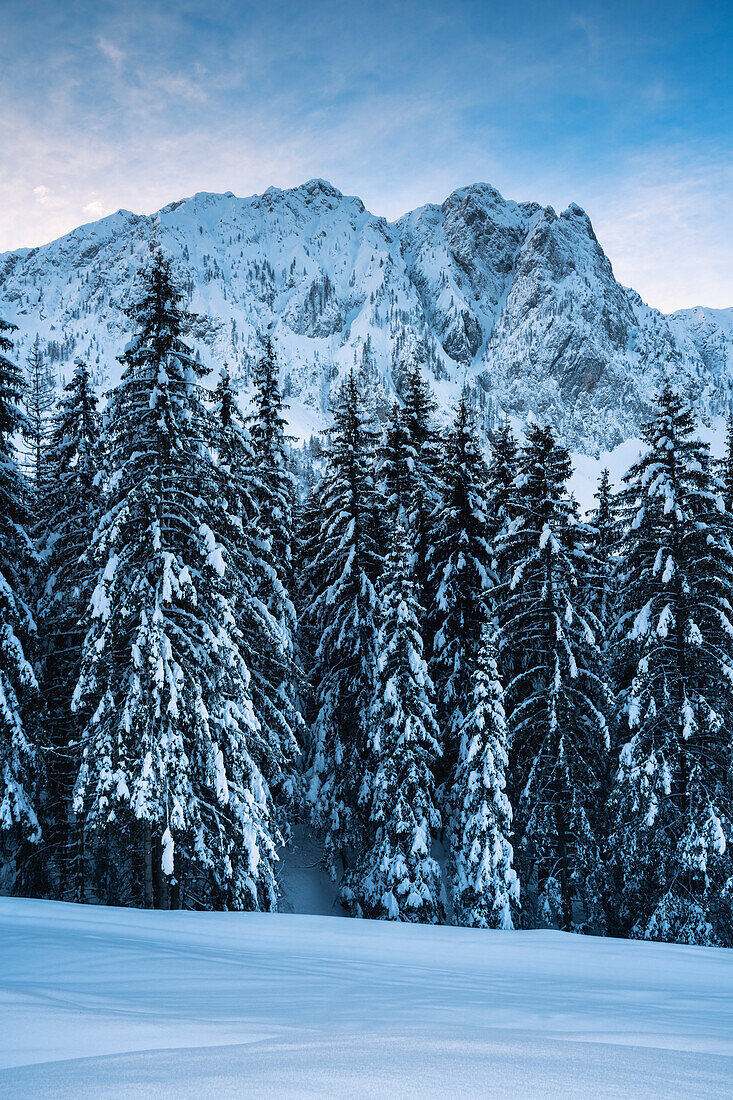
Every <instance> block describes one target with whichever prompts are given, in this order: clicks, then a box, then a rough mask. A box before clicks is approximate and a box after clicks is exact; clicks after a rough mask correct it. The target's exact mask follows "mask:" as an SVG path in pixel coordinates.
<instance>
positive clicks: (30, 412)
mask: <svg viewBox="0 0 733 1100" xmlns="http://www.w3.org/2000/svg"><path fill="white" fill-rule="evenodd" d="M26 363H27V367H26V373H27V381H26V384H25V386H24V387H23V394H24V398H25V408H26V428H25V432H24V435H25V439H26V443H27V445H28V448H29V453H28V459H27V465H28V472H29V475H30V476H31V477H32V478H33V482H34V488H35V491H36V492H39V493H42V492H43V488H42V487H43V483H44V479H45V476H46V451H47V448H48V441H49V436H50V434H51V422H52V419H53V408H54V403H55V399H56V381H55V379H54V376H53V371H52V370H51V368H50V366H49V365H48V364H47V362H46V360H45V358H44V356H43V352H42V351H41V341H40V338H39V337H38V336H36V338H35V340H34V342H33V346H32V347H31V350H30V352H29V353H28V358H27V360H26Z"/></svg>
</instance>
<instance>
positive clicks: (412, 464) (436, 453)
mask: <svg viewBox="0 0 733 1100" xmlns="http://www.w3.org/2000/svg"><path fill="white" fill-rule="evenodd" d="M434 413H435V401H434V400H433V397H432V395H431V393H430V387H429V385H428V383H427V382H426V380H425V378H424V377H423V374H422V371H421V370H420V366H419V364H417V363H416V364H415V365H414V366H412V367H411V368H410V370H409V372H408V375H407V385H406V388H405V400H404V405H403V408H402V427H403V432H404V435H405V437H406V438H405V443H406V447H407V482H408V486H407V491H406V497H407V500H408V507H407V524H406V526H407V531H408V534H409V539H410V544H411V547H412V568H413V573H414V576H415V581H416V583H417V586H418V587H417V591H418V598H419V600H420V602H421V604H422V605H423V607H424V608H425V609H426V610H427V609H428V607H430V606H431V605H432V603H433V594H432V593H431V591H430V576H431V568H430V565H429V562H428V551H429V549H430V546H431V544H432V541H433V524H434V513H435V509H436V507H437V505H438V500H439V497H440V486H439V481H440V478H439V474H440V461H441V456H440V445H439V444H440V441H439V436H438V432H437V430H436V428H435V426H434V423H433V417H434ZM429 625H430V624H429V622H425V623H423V637H424V638H426V637H427V635H426V631H428V629H429ZM426 646H427V648H428V649H429V648H430V645H429V643H428V642H427V640H426Z"/></svg>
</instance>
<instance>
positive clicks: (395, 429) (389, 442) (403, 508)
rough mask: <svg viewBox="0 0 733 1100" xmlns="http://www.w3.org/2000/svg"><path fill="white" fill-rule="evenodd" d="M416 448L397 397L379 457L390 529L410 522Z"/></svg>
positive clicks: (379, 475)
mask: <svg viewBox="0 0 733 1100" xmlns="http://www.w3.org/2000/svg"><path fill="white" fill-rule="evenodd" d="M412 463H413V450H412V447H411V440H410V435H409V433H408V431H407V428H406V425H405V418H404V414H403V411H402V409H401V408H400V405H399V403H398V402H397V401H395V402H394V404H393V405H392V412H391V414H390V418H389V420H388V421H387V426H386V428H385V432H384V441H383V442H382V446H381V447H380V450H379V456H378V460H377V486H378V489H379V492H380V494H381V496H382V497H383V498H384V505H385V513H386V516H387V524H386V525H385V526H386V529H387V531H391V529H392V528H393V527H394V525H395V524H396V523H399V524H402V525H403V526H404V525H405V524H406V523H407V522H408V519H407V517H408V514H409V512H410V506H411V503H412V497H413V494H412V477H411V475H412V468H411V467H412Z"/></svg>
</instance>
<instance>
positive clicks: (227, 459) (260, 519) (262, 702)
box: [214, 369, 301, 832]
mask: <svg viewBox="0 0 733 1100" xmlns="http://www.w3.org/2000/svg"><path fill="white" fill-rule="evenodd" d="M214 425H215V450H216V454H217V459H218V471H219V476H220V481H221V486H222V496H223V499H224V501H225V503H226V519H227V524H228V529H229V533H228V543H229V546H230V554H231V560H232V565H233V570H234V572H235V573H236V578H237V585H236V590H235V591H234V595H233V599H234V602H235V606H236V616H237V621H238V623H239V625H240V630H241V632H242V639H243V653H244V656H245V659H246V662H247V666H248V668H249V671H250V676H251V679H250V694H251V696H252V704H253V707H254V711H255V714H256V716H257V719H258V721H259V724H260V728H261V731H262V745H263V747H265V746H266V748H267V751H266V755H265V757H264V758H262V759H258V761H257V762H258V766H259V767H260V769H261V771H262V774H263V775H264V776H265V778H266V780H267V782H268V786H269V788H270V790H271V792H272V794H273V799H274V802H275V804H276V809H277V818H278V827H279V829H280V831H281V832H282V831H283V830H285V831H287V829H288V827H289V821H288V817H289V816H291V814H292V809H293V799H294V796H295V792H296V778H295V761H296V760H297V758H298V756H299V749H298V745H297V740H296V733H297V732H298V731H299V728H300V724H301V718H300V714H299V712H298V709H297V706H296V703H295V698H296V680H297V677H296V669H295V665H294V658H293V644H294V642H293V638H294V629H295V611H294V608H293V605H292V602H291V600H290V595H289V593H288V591H287V590H286V589H285V586H284V579H285V577H286V573H289V572H290V563H289V554H290V540H291V531H290V503H289V501H287V500H285V499H283V500H282V508H279V507H278V506H277V505H275V504H273V503H272V501H273V492H272V485H273V484H277V479H278V478H279V477H280V474H279V472H278V471H277V470H276V469H275V466H274V464H273V465H270V464H267V465H265V464H264V462H263V457H262V454H263V452H262V449H261V450H260V451H259V453H257V452H256V451H255V445H254V441H253V439H252V436H251V434H250V431H249V430H248V427H247V424H246V423H245V421H244V420H243V418H242V416H241V414H240V411H239V406H238V404H237V400H236V396H235V394H234V391H233V389H232V385H231V379H230V377H229V374H228V372H227V371H226V369H225V370H224V371H222V374H221V377H220V379H219V383H218V385H217V388H216V392H215V395H214ZM275 446H276V440H275ZM287 480H288V479H287V473H286V472H285V475H284V478H283V482H284V483H286V482H287ZM273 517H274V518H273ZM268 521H270V522H271V523H272V527H268V526H267V523H268ZM274 528H277V530H278V531H279V532H280V534H282V535H284V537H285V538H286V539H287V546H288V549H287V558H286V557H285V556H284V554H283V552H281V553H280V556H279V558H278V557H276V555H275V552H274V540H273V534H272V532H273V529H274Z"/></svg>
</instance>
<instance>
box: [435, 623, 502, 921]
mask: <svg viewBox="0 0 733 1100" xmlns="http://www.w3.org/2000/svg"><path fill="white" fill-rule="evenodd" d="M497 656H498V654H497V646H496V630H495V628H494V627H493V626H490V627H489V626H487V627H486V629H485V632H484V637H483V640H482V645H481V649H480V651H479V655H478V660H477V664H476V668H475V670H474V673H473V695H472V698H471V705H470V707H469V709H468V713H467V714H466V717H465V719H464V722H463V726H462V728H461V743H460V747H459V750H458V763H457V765H456V771H455V776H454V779H453V794H452V798H451V802H452V805H453V821H452V825H451V830H450V842H451V871H452V874H451V890H452V896H453V917H454V922H455V923H456V924H460V925H469V926H472V927H475V928H505V929H508V928H513V927H514V915H515V913H516V909H517V905H518V901H519V880H518V878H517V874H516V871H515V870H514V865H513V858H514V853H513V850H512V845H511V842H510V840H509V836H510V833H511V826H512V809H511V806H510V804H509V799H508V797H507V793H506V785H507V784H506V774H507V768H508V764H509V760H508V756H507V750H508V729H507V722H506V716H505V714H504V704H503V697H504V690H503V688H502V685H501V680H500V678H499V671H498V667H497Z"/></svg>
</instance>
